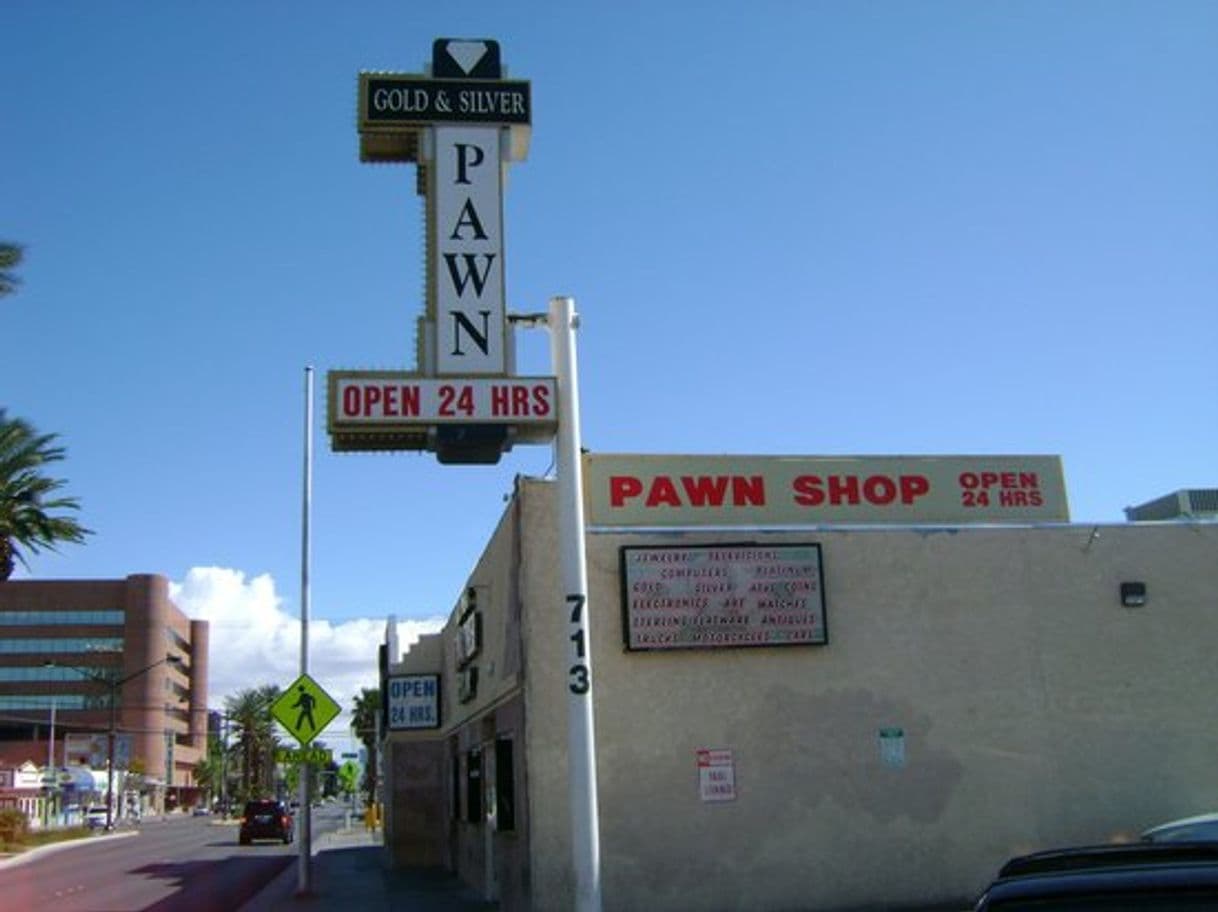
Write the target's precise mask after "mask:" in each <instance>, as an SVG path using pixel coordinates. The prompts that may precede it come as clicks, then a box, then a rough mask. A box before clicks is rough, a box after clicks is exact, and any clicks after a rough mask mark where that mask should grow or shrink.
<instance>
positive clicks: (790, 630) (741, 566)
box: [621, 544, 828, 650]
mask: <svg viewBox="0 0 1218 912" xmlns="http://www.w3.org/2000/svg"><path fill="white" fill-rule="evenodd" d="M621 581H622V614H623V627H624V639H625V642H626V648H627V649H632V650H664V649H708V648H715V647H722V646H795V645H822V644H824V643H826V642H828V634H827V630H826V627H825V600H824V582H823V574H822V568H821V550H820V545H818V544H777V545H752V544H742V545H687V546H674V547H668V546H639V547H624V548H622V549H621Z"/></svg>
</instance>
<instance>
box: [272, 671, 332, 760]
mask: <svg viewBox="0 0 1218 912" xmlns="http://www.w3.org/2000/svg"><path fill="white" fill-rule="evenodd" d="M339 712H340V707H339V705H338V704H337V703H335V702H334V700H333V698H332V697H331V696H330V695H329V694H328V693H326V692H325V691H324V690H322V689H321V685H320V684H318V683H317V682H316V681H314V680H313V679H312V678H310V677H309V676H308V675H307V674H302V675H301V676H300V677H299V678H297V679H296V680H295V681H293V682H292V685H291V686H290V687H289V688H288V689H287V690H285V691H284V692H283V695H282V696H281V697H280V698H279V699H278V700H276V701H275V702H274V703H272V704H271V715H272V716H274V717H275V719H276V721H278V722H279V724H280V725H282V726H283V727H284V728H286V729H287V730H288V732H289V733H290V734H291V735H292V737H293V738H295V739H296V740H297V741H299V742H300V746H301V747H307V746H308V744H309V742H310V741H312V740H313V739H314V738H316V737H317V736H318V735H319V734H320V733H321V730H322V729H324V728H325V727H326V726H327V725H329V724H330V723H331V722H333V721H334V717H335V716H337V715H338V714H339Z"/></svg>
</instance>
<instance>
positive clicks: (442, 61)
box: [431, 38, 503, 79]
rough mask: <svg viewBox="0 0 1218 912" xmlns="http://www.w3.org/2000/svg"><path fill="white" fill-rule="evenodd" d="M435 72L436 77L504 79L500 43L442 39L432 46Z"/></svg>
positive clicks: (432, 63)
mask: <svg viewBox="0 0 1218 912" xmlns="http://www.w3.org/2000/svg"><path fill="white" fill-rule="evenodd" d="M431 75H432V76H433V77H434V78H436V79H502V78H503V64H502V63H501V61H500V57H499V42H498V41H492V40H490V39H486V40H481V41H478V40H471V39H467V38H439V39H437V40H436V41H435V43H433V44H432V46H431Z"/></svg>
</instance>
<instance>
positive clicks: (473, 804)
mask: <svg viewBox="0 0 1218 912" xmlns="http://www.w3.org/2000/svg"><path fill="white" fill-rule="evenodd" d="M465 821H466V822H467V823H481V822H482V751H480V750H472V751H470V752H469V753H468V754H467V755H466V759H465Z"/></svg>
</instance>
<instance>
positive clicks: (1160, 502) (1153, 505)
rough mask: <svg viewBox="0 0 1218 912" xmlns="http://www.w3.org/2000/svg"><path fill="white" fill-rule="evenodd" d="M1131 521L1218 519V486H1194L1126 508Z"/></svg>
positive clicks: (1126, 515)
mask: <svg viewBox="0 0 1218 912" xmlns="http://www.w3.org/2000/svg"><path fill="white" fill-rule="evenodd" d="M1125 518H1126V519H1127V520H1129V521H1130V522H1164V521H1171V520H1188V519H1218V488H1193V489H1191V490H1184V491H1176V492H1175V493H1174V494H1168V495H1167V496H1165V497H1159V498H1156V499H1155V500H1151V501H1147V502H1146V503H1144V504H1141V505H1140V506H1136V507H1126V508H1125Z"/></svg>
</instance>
